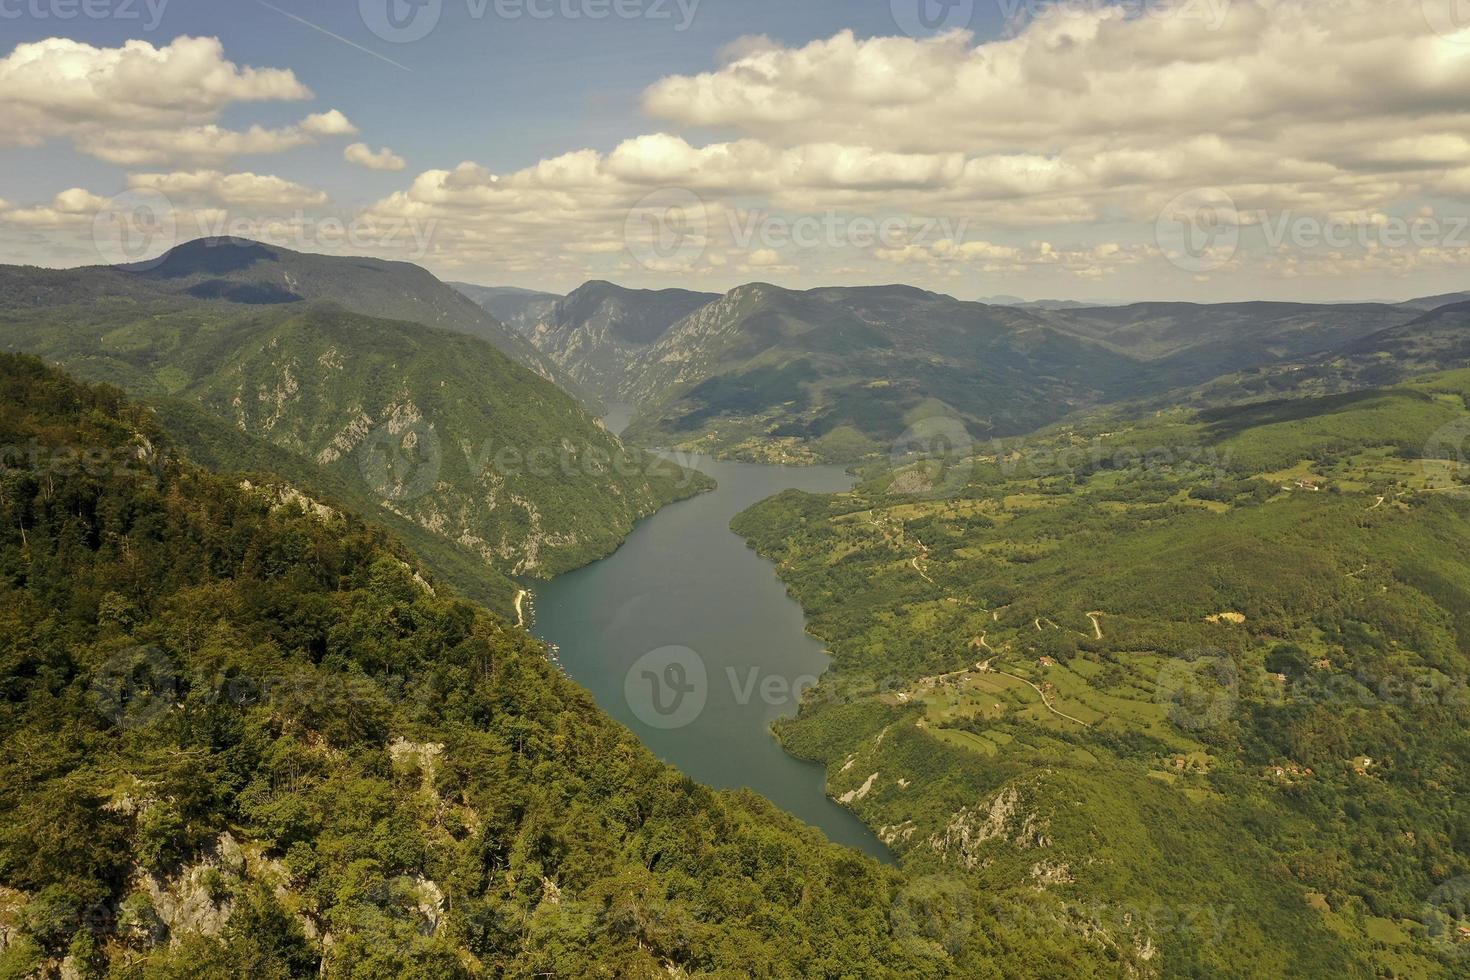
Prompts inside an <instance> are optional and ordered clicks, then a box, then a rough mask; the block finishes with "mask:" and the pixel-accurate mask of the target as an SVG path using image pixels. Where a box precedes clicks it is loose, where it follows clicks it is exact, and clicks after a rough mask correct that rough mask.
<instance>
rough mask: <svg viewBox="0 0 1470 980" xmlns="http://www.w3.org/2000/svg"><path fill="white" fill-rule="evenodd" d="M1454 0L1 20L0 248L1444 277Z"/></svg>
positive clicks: (40, 256)
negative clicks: (218, 244) (245, 244)
mask: <svg viewBox="0 0 1470 980" xmlns="http://www.w3.org/2000/svg"><path fill="white" fill-rule="evenodd" d="M1467 123H1470V4H1465V3H1462V2H1459V0H332V2H328V0H271V2H265V0H0V262H5V263H21V264H35V265H45V266H74V265H89V264H96V263H99V262H118V261H136V260H146V259H149V258H152V257H154V256H156V255H158V254H159V253H161V251H162V250H164V249H165V248H167V247H168V246H169V245H171V244H175V243H177V242H180V241H186V240H190V239H193V238H199V237H206V236H209V235H217V234H234V235H239V236H243V237H250V238H256V239H261V240H266V241H271V242H274V243H277V244H280V245H284V246H286V247H290V248H297V249H299V250H302V251H319V252H331V253H338V254H367V255H376V256H381V257H384V258H396V259H403V260H406V261H413V262H417V263H419V264H421V265H424V266H426V267H427V268H429V269H430V270H431V271H433V272H434V273H435V274H437V275H439V276H440V277H441V278H445V279H452V280H463V281H468V282H475V283H481V284H488V285H515V286H521V287H527V288H535V289H545V290H549V291H554V292H566V291H569V290H570V289H572V288H574V287H575V286H577V285H578V284H580V283H581V282H583V281H585V280H587V279H593V278H600V279H610V280H613V281H617V282H621V283H625V284H627V285H630V286H640V287H664V286H680V287H685V288H696V289H710V290H725V289H729V288H732V287H734V286H736V285H739V284H741V283H744V282H749V281H756V280H758V281H766V282H775V283H778V284H781V285H785V286H790V287H796V288H806V287H814V286H821V285H857V284H866V283H880V282H907V283H912V284H914V285H917V286H921V287H925V288H929V289H934V290H937V291H941V292H945V293H949V294H951V295H955V296H958V297H961V298H964V299H974V298H982V297H990V296H997V295H1006V296H1017V297H1022V298H1026V299H1042V298H1058V299H1080V300H1086V301H1099V302H1120V301H1128V300H1139V299H1185V300H1195V301H1201V302H1214V301H1225V300H1242V299H1301V300H1312V301H1330V302H1336V301H1350V300H1370V299H1404V298H1409V297H1411V296H1419V295H1427V294H1433V293H1441V292H1451V291H1459V290H1462V289H1466V288H1470V276H1467V270H1470V126H1467Z"/></svg>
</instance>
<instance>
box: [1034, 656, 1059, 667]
mask: <svg viewBox="0 0 1470 980" xmlns="http://www.w3.org/2000/svg"><path fill="white" fill-rule="evenodd" d="M1036 662H1037V663H1038V664H1040V665H1041V666H1043V667H1055V666H1056V665H1057V662H1056V659H1055V658H1054V657H1042V658H1041V659H1040V660H1038V661H1036Z"/></svg>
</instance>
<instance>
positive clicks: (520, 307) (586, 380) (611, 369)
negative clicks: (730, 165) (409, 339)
mask: <svg viewBox="0 0 1470 980" xmlns="http://www.w3.org/2000/svg"><path fill="white" fill-rule="evenodd" d="M460 288H462V289H463V287H460ZM466 295H469V296H471V297H474V298H476V299H477V300H478V301H479V302H480V303H481V304H482V305H484V306H485V308H486V309H487V310H492V311H493V309H495V308H505V307H507V306H511V305H514V306H516V310H515V314H514V319H515V321H516V323H517V325H518V327H519V328H520V329H521V330H522V331H523V332H524V333H525V334H526V336H527V337H528V338H530V340H531V342H532V343H533V344H535V345H536V347H537V349H539V350H540V351H542V352H543V353H544V354H546V355H547V356H548V357H550V358H551V360H552V361H554V362H555V363H556V364H557V365H558V366H559V367H561V369H562V370H564V371H565V372H566V373H567V374H568V375H569V376H570V377H572V378H573V379H575V380H576V381H577V383H579V384H580V385H582V386H583V387H585V388H586V389H587V390H589V391H591V392H592V393H593V394H595V395H597V396H598V397H600V398H604V399H609V400H613V401H616V400H619V399H622V398H624V397H627V395H628V392H629V390H630V386H631V384H632V379H633V372H634V370H635V369H636V364H637V361H638V358H639V356H640V355H641V354H642V353H643V352H644V351H646V350H648V349H649V348H650V347H651V346H652V345H653V344H655V343H657V342H658V340H659V339H660V338H661V337H663V336H664V334H665V333H667V332H668V330H669V328H670V327H672V326H673V325H674V324H675V323H677V322H678V321H680V320H682V319H683V318H684V317H686V316H688V315H689V314H690V313H692V312H694V311H695V310H697V309H700V308H701V307H704V306H707V305H708V304H709V303H711V302H713V301H714V300H717V299H719V296H718V295H717V294H715V293H696V292H691V291H689V290H687V289H657V290H656V289H627V288H625V287H623V286H617V285H614V284H613V283H610V282H602V281H594V282H589V283H585V284H583V285H582V286H580V287H578V288H577V289H575V290H573V291H572V292H571V293H569V294H567V295H566V296H564V297H559V298H557V299H556V300H555V302H552V303H549V304H548V303H547V301H546V300H544V299H541V298H537V299H534V300H529V301H527V300H526V299H525V297H523V296H507V295H506V294H505V293H504V292H503V291H495V292H493V293H490V294H488V295H487V294H486V293H484V292H477V291H474V290H473V289H471V290H468V291H466Z"/></svg>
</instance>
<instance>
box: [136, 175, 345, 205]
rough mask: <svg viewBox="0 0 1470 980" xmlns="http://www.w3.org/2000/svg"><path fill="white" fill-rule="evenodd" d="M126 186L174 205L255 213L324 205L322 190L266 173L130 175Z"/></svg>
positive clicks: (324, 197) (325, 200)
mask: <svg viewBox="0 0 1470 980" xmlns="http://www.w3.org/2000/svg"><path fill="white" fill-rule="evenodd" d="M128 186H129V187H131V188H133V189H135V190H152V191H158V192H159V193H160V194H163V195H165V196H166V197H168V198H169V199H170V200H174V201H176V202H189V203H194V204H206V205H214V206H219V207H223V208H239V209H253V210H257V211H260V210H274V211H291V210H295V209H299V208H307V207H314V206H317V205H321V204H325V203H326V202H327V195H326V194H325V193H323V192H322V191H319V190H314V189H312V188H310V187H305V186H303V185H301V184H297V183H293V182H292V181H289V180H284V179H282V178H280V177H275V176H271V175H269V174H253V173H235V174H226V173H221V172H220V171H218V170H195V171H187V172H185V171H181V172H175V173H168V174H132V175H131V176H129V177H128Z"/></svg>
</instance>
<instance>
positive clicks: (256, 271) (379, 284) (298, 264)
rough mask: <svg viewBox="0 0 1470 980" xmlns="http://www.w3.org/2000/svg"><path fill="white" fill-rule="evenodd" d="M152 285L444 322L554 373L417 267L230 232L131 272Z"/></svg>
mask: <svg viewBox="0 0 1470 980" xmlns="http://www.w3.org/2000/svg"><path fill="white" fill-rule="evenodd" d="M120 271H123V272H124V273H125V274H128V275H132V276H135V277H137V278H139V279H141V280H143V281H145V282H147V283H149V284H150V285H152V286H154V287H156V288H158V289H160V290H166V291H169V292H175V293H182V294H184V295H187V296H192V297H194V298H197V299H222V300H226V301H228V302H232V303H241V304H247V305H257V304H270V303H292V302H301V301H307V300H328V301H331V302H334V303H337V304H339V305H341V306H343V307H345V308H346V309H349V310H352V311H353V312H355V313H362V314H364V315H367V316H375V317H383V318H385V319H389V320H406V321H409V322H412V323H422V324H424V325H425V326H430V327H442V328H444V329H446V330H455V331H458V332H459V333H467V334H469V335H470V336H472V337H479V338H480V339H481V340H486V341H489V342H490V343H491V344H494V345H495V346H496V347H498V348H499V349H500V350H501V351H502V352H503V353H505V354H507V355H509V356H510V357H511V358H512V359H513V360H516V361H519V362H520V363H521V364H524V365H526V366H527V367H530V368H531V369H532V370H534V371H536V372H537V373H538V374H540V375H542V376H543V377H546V378H551V379H553V380H555V379H556V378H557V372H556V370H555V368H554V367H553V366H552V365H550V364H549V363H548V361H547V360H546V358H545V357H543V356H542V355H541V354H540V353H539V352H538V351H537V350H536V349H535V348H534V347H532V346H531V345H530V344H528V343H526V341H525V339H524V338H523V337H521V336H520V335H519V334H518V333H516V332H515V331H513V330H508V329H506V327H505V325H504V324H503V323H501V322H500V321H499V320H496V319H495V318H494V317H493V316H490V315H489V314H487V313H486V312H485V311H484V310H483V309H482V308H481V307H480V306H479V305H478V304H476V303H474V302H472V301H470V300H469V299H468V298H467V297H465V296H463V295H461V294H460V293H459V292H457V291H456V290H454V289H453V288H451V287H450V286H448V285H447V284H445V283H442V282H440V281H439V280H438V279H435V278H434V277H433V276H432V275H430V274H429V273H428V272H427V271H426V270H424V269H422V268H420V267H419V266H416V265H412V264H410V263H407V262H388V261H384V260H382V259H371V258H357V257H352V258H344V257H339V256H332V255H315V254H311V253H307V252H293V251H291V250H290V249H285V248H280V247H279V246H276V245H265V244H262V243H260V242H253V241H247V240H245V239H234V238H204V239H199V240H197V241H193V242H189V243H187V244H184V245H180V246H178V247H177V248H174V249H172V250H170V251H169V252H168V253H167V254H166V255H164V256H163V257H162V258H161V259H159V260H157V261H154V262H149V263H147V264H145V265H143V266H141V267H139V268H138V269H137V271H134V272H126V270H120Z"/></svg>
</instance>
